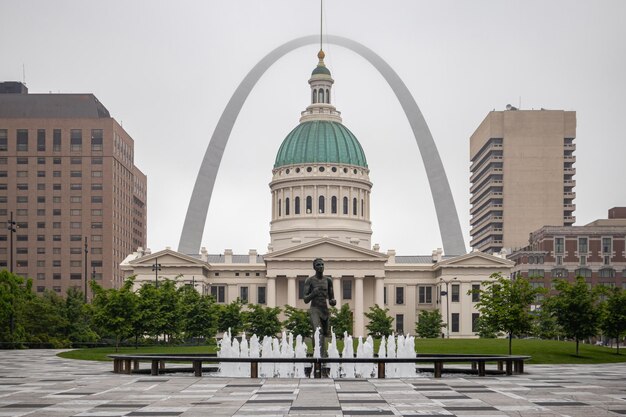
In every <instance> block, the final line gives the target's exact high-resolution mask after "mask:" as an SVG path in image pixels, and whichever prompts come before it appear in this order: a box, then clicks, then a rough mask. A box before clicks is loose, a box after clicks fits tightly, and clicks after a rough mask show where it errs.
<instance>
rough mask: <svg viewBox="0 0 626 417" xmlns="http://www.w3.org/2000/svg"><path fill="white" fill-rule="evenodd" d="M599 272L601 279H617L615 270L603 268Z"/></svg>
mask: <svg viewBox="0 0 626 417" xmlns="http://www.w3.org/2000/svg"><path fill="white" fill-rule="evenodd" d="M598 272H599V275H600V278H615V270H614V269H613V268H602V269H601V270H600V271H598Z"/></svg>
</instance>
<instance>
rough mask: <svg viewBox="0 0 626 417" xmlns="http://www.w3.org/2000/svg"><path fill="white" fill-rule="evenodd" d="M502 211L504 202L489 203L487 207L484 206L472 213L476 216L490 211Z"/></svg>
mask: <svg viewBox="0 0 626 417" xmlns="http://www.w3.org/2000/svg"><path fill="white" fill-rule="evenodd" d="M495 210H498V211H501V210H502V204H489V205H487V206H486V207H483V208H482V209H481V210H480V211H478V212H476V213H471V210H470V213H471V214H472V216H474V217H482V216H483V215H485V214H487V213H489V212H490V211H495Z"/></svg>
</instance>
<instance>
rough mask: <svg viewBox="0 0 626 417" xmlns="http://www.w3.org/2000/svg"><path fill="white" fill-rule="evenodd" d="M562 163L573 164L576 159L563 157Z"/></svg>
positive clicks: (571, 156) (572, 156)
mask: <svg viewBox="0 0 626 417" xmlns="http://www.w3.org/2000/svg"><path fill="white" fill-rule="evenodd" d="M563 162H569V163H572V164H573V163H574V162H576V157H575V156H574V155H565V156H563Z"/></svg>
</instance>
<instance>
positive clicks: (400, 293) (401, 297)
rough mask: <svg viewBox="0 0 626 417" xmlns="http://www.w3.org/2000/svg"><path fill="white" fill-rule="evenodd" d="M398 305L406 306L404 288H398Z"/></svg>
mask: <svg viewBox="0 0 626 417" xmlns="http://www.w3.org/2000/svg"><path fill="white" fill-rule="evenodd" d="M396 304H404V287H396Z"/></svg>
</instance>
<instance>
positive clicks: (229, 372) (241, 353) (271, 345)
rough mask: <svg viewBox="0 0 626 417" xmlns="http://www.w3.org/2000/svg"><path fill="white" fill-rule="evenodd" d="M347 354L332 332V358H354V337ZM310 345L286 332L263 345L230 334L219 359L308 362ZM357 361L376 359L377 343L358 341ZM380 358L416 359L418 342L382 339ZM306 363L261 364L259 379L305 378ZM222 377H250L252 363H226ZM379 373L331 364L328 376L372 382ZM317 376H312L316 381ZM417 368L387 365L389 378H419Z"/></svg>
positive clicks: (316, 353) (366, 366) (370, 366)
mask: <svg viewBox="0 0 626 417" xmlns="http://www.w3.org/2000/svg"><path fill="white" fill-rule="evenodd" d="M343 336H344V337H343V341H344V346H343V351H342V352H341V355H340V353H339V349H338V348H337V337H336V335H335V333H334V332H331V341H330V343H328V349H327V352H328V357H329V358H354V357H355V354H354V344H353V339H352V336H350V335H348V333H347V332H344V335H343ZM313 341H314V349H313V357H314V358H321V346H320V329H319V328H318V329H317V330H316V332H315V334H314V336H313ZM307 350H308V349H307V345H306V344H305V343H304V342H303V338H302V336H300V335H297V336H296V337H295V346H294V337H293V334H292V333H287V332H283V333H282V335H281V338H280V339H278V338H276V337H270V336H264V337H263V341H262V342H261V343H259V337H258V336H257V335H252V337H250V340H249V341H248V339H247V338H246V335H245V334H244V335H243V336H242V337H241V342H240V341H239V340H237V338H233V337H232V334H231V332H230V329H229V331H228V332H225V333H224V336H223V338H222V340H221V342H220V343H219V351H218V354H217V356H218V357H220V358H258V357H261V358H287V359H288V358H306V356H307ZM356 357H357V358H374V339H373V338H372V337H371V336H368V337H367V338H366V339H365V341H363V337H361V336H359V337H358V339H357V349H356ZM378 357H381V358H385V357H388V358H415V357H416V354H415V338H414V337H413V336H409V335H407V336H403V335H399V336H397V337H396V336H395V335H393V334H392V335H391V336H389V337H388V338H385V337H384V336H383V337H382V339H381V342H380V346H379V348H378ZM305 366H306V364H304V363H289V362H278V363H260V364H259V377H261V378H305V377H306V375H305ZM219 369H220V370H219V375H220V376H228V377H249V376H250V366H249V365H248V363H243V362H242V363H237V362H222V363H220V366H219ZM376 372H377V369H376V366H375V365H374V363H373V362H366V363H341V364H339V363H330V364H329V370H328V374H329V376H330V377H331V378H371V377H373V376H375V375H376ZM312 376H313V375H311V377H312ZM415 376H416V374H415V368H414V366H413V365H411V364H392V363H390V364H387V366H386V372H385V377H387V378H405V377H415Z"/></svg>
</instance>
